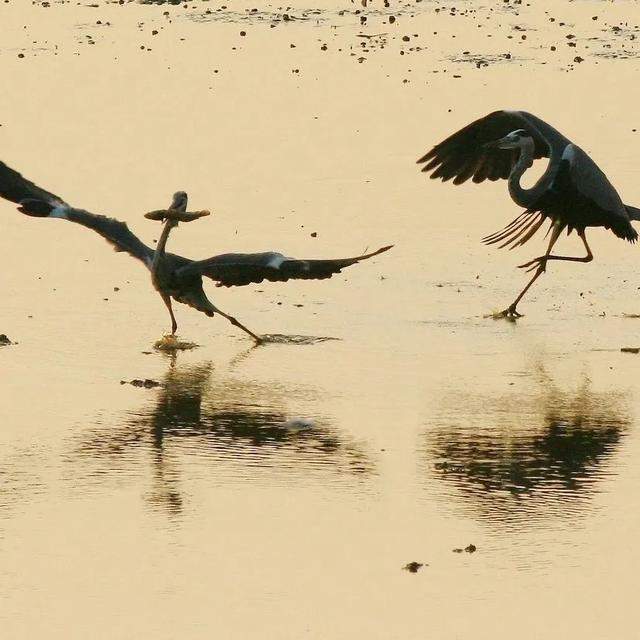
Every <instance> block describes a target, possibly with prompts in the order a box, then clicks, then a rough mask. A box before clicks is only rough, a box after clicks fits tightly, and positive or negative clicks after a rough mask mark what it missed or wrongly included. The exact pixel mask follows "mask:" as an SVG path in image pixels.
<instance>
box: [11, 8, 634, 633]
mask: <svg viewBox="0 0 640 640" xmlns="http://www.w3.org/2000/svg"><path fill="white" fill-rule="evenodd" d="M531 5H532V6H523V5H515V4H513V3H499V4H498V5H495V4H494V3H487V4H482V3H476V2H466V3H458V5H456V6H457V8H456V9H455V11H454V10H453V8H452V7H450V6H449V5H440V4H438V3H433V2H423V3H419V4H410V3H401V4H396V3H392V5H391V7H389V8H386V7H384V5H383V3H382V2H375V3H374V2H369V3H368V6H367V7H362V6H361V5H356V4H351V3H344V4H340V3H339V2H333V3H331V4H330V6H327V5H325V6H324V7H323V8H316V7H313V6H311V5H307V4H306V3H295V6H294V7H293V9H291V10H287V11H289V13H288V15H289V18H290V19H289V20H286V19H284V18H283V13H284V12H285V10H284V9H278V8H277V6H267V5H261V6H260V7H257V8H258V11H257V12H251V9H253V8H254V7H253V6H251V5H241V4H235V3H234V5H233V9H231V8H230V9H227V10H220V11H218V9H220V8H221V6H220V5H216V4H214V3H204V2H202V3H201V2H191V3H188V4H187V8H186V9H185V8H184V7H183V6H182V5H175V4H173V3H154V4H147V5H143V4H138V3H125V4H124V5H118V4H117V3H105V2H99V3H98V6H97V7H92V6H89V4H85V5H76V4H74V5H70V4H59V3H55V2H52V3H51V6H50V7H43V6H39V5H30V4H29V5H27V4H26V3H18V2H16V1H14V2H11V3H8V4H1V5H0V24H1V25H3V26H2V30H3V39H2V43H0V65H1V68H2V71H3V77H4V79H5V83H6V86H7V87H10V90H8V91H5V92H4V93H3V94H2V95H0V124H1V125H2V126H1V127H0V139H1V140H2V156H1V159H2V160H4V161H5V162H7V163H8V164H10V165H11V166H15V167H16V168H18V169H19V170H21V171H23V172H24V173H25V175H27V176H29V177H30V178H31V179H33V180H35V181H37V182H38V183H39V184H41V185H42V186H44V187H46V188H49V189H51V190H53V191H55V192H57V193H59V194H60V195H61V196H63V197H65V198H66V199H68V201H70V202H71V203H73V204H75V205H77V206H80V207H84V208H87V209H89V210H91V211H95V212H103V213H109V214H111V215H115V216H117V217H119V218H120V219H123V220H126V221H127V222H128V223H129V225H130V227H131V228H132V229H133V230H134V231H135V232H137V233H139V234H140V235H141V236H142V237H143V238H145V240H146V241H150V240H151V239H153V238H157V237H158V235H159V225H157V223H153V222H151V221H148V220H145V219H144V218H143V213H144V212H146V211H149V210H152V209H157V208H159V207H162V206H166V205H167V204H168V202H169V198H170V196H171V194H172V193H173V192H174V191H176V190H178V189H185V190H186V191H188V193H189V195H190V198H191V203H192V204H193V207H194V208H196V209H201V208H208V209H210V210H211V211H212V214H213V215H212V216H210V217H209V218H206V219H203V220H200V221H197V222H196V223H194V224H190V225H181V226H180V227H179V228H178V229H177V230H176V231H174V234H173V235H172V237H171V240H170V248H171V250H174V251H176V252H179V253H181V254H184V255H188V256H191V257H205V256H207V255H212V254H215V253H223V252H227V251H264V250H279V251H282V252H284V253H285V254H287V255H294V256H301V257H333V256H336V257H342V256H350V255H357V254H359V253H361V252H363V251H364V250H365V249H367V248H368V249H369V250H373V249H375V248H377V247H381V246H384V245H386V244H391V243H393V244H395V247H394V249H392V250H391V251H390V252H388V253H385V254H384V255H380V256H376V257H375V258H374V259H372V260H370V261H367V262H364V263H362V264H360V265H356V266H354V267H352V268H349V269H347V270H345V271H344V272H343V273H342V274H340V275H339V276H337V277H334V278H333V279H331V280H328V281H321V282H305V281H301V282H294V283H285V284H281V283H263V284H260V285H255V286H249V287H244V288H240V289H237V290H234V289H216V288H215V287H213V286H210V287H209V288H208V291H209V293H210V295H211V298H212V300H214V301H215V304H216V305H218V306H220V307H221V308H222V309H223V310H224V311H226V312H227V313H231V314H233V315H235V316H237V317H238V319H239V320H241V322H242V323H243V324H245V325H246V326H248V327H249V328H251V329H252V330H254V331H257V332H258V333H261V334H263V333H264V334H268V335H269V336H270V338H271V340H269V341H268V343H267V344H264V345H261V346H259V347H254V346H253V344H252V343H251V341H250V340H248V339H246V338H245V336H244V335H243V334H242V333H241V332H238V331H236V330H235V329H234V327H232V326H231V325H229V324H228V323H227V322H226V321H224V320H223V319H220V318H214V319H210V318H207V317H206V316H200V315H199V314H197V313H196V312H195V311H193V310H191V309H188V308H186V307H183V306H180V305H177V308H176V313H177V317H178V323H179V334H180V337H181V339H183V340H185V341H187V342H193V343H196V344H197V345H199V346H198V348H195V349H193V350H190V351H183V352H179V353H175V354H168V353H161V352H158V351H156V350H154V348H153V345H154V343H155V342H156V340H158V339H159V338H161V336H162V334H163V333H164V332H166V331H167V329H168V327H169V322H168V320H169V319H168V317H167V314H166V310H165V308H164V305H163V304H162V301H161V300H160V298H159V297H158V296H157V294H156V293H155V292H154V291H153V289H152V287H151V286H150V283H149V279H148V274H147V273H146V272H145V271H144V269H143V268H141V267H140V265H138V264H136V263H134V261H133V260H131V259H130V258H129V257H128V256H125V255H123V254H116V253H113V252H112V251H110V250H109V248H108V246H106V245H105V243H104V242H103V241H102V240H101V239H100V238H97V237H94V236H93V235H92V234H91V233H90V232H89V231H87V230H85V229H82V228H75V227H74V226H72V225H70V224H68V223H65V222H62V221H58V220H51V221H50V220H40V219H35V218H27V217H24V216H21V215H20V214H19V213H16V211H15V209H14V207H12V206H10V205H9V204H8V203H2V204H0V214H1V217H2V231H3V233H2V237H1V238H0V247H1V249H2V253H3V256H4V265H5V268H4V269H2V270H0V290H2V291H3V292H4V295H3V305H2V309H1V310H0V333H6V334H7V336H8V337H9V338H10V339H11V340H12V341H13V342H15V343H16V344H13V345H9V346H2V347H0V367H1V371H2V385H1V387H0V424H1V425H2V429H0V566H2V569H1V570H0V628H2V629H3V633H2V635H3V637H7V638H20V639H21V638H34V637H47V638H51V637H56V638H57V637H60V638H65V639H66V638H86V637H88V636H91V637H95V638H109V639H113V638H123V639H124V638H155V639H161V640H162V639H165V638H166V639H169V638H181V639H184V640H187V639H196V638H210V637H212V635H213V636H219V637H224V638H229V639H235V638H237V639H243V640H245V639H247V638H256V639H258V638H260V639H263V638H274V639H276V638H277V639H278V640H280V639H283V638H292V639H293V638H296V639H297V638H300V637H308V638H319V639H323V640H327V639H331V640H337V639H342V638H380V639H381V640H382V639H385V640H386V639H388V638H403V639H413V638H416V639H417V638H425V637H434V638H442V639H445V640H448V639H453V638H466V637H470V636H471V635H473V637H475V638H492V640H495V639H496V638H510V637H514V636H517V637H519V638H523V639H529V638H531V639H533V638H540V637H580V638H593V639H596V638H597V639H601V638H625V639H626V638H634V637H635V629H636V626H637V623H638V620H637V617H638V616H637V613H636V607H635V583H636V570H635V567H636V565H637V563H638V560H639V559H640V558H639V552H638V550H637V545H636V544H635V542H636V537H637V532H638V530H639V525H640V515H638V510H637V509H636V506H635V505H636V501H637V498H636V497H637V493H638V487H639V483H640V472H639V471H638V468H639V467H638V459H639V457H640V438H639V437H638V417H637V416H638V409H639V408H640V396H639V388H638V381H637V377H638V376H637V371H638V366H639V364H638V363H639V361H638V357H640V356H638V355H637V354H633V353H622V352H621V351H620V348H622V347H638V346H640V325H639V324H638V323H639V322H640V321H639V320H638V319H637V318H633V317H628V316H629V315H633V314H636V315H637V314H638V312H639V311H640V298H638V288H639V287H640V283H639V282H638V277H637V263H636V259H637V255H636V252H637V247H633V246H631V245H628V244H626V243H623V242H622V241H620V240H618V239H616V238H614V237H613V236H611V235H610V234H608V233H607V232H605V231H602V230H594V231H592V232H591V233H590V235H589V237H590V243H591V246H592V249H593V251H594V253H595V256H596V259H595V261H594V262H592V263H591V264H589V265H559V266H556V265H553V267H552V268H550V269H549V270H548V273H547V274H546V275H545V276H544V278H543V279H541V281H540V282H539V283H538V284H537V285H536V287H535V288H534V289H533V290H532V291H531V293H530V295H528V296H527V297H526V298H525V300H524V302H523V305H522V308H521V311H523V312H524V313H525V314H526V315H525V317H524V318H522V319H521V320H519V321H518V322H516V323H510V322H505V321H495V320H491V319H486V318H484V315H485V314H487V313H490V312H492V311H495V310H498V309H502V308H504V307H505V306H506V304H508V302H510V301H511V299H512V298H513V296H514V295H515V294H516V293H517V291H518V290H519V288H520V287H521V286H522V285H523V283H524V276H523V274H522V273H521V272H519V271H518V270H517V269H515V268H514V267H515V265H517V264H520V263H522V262H525V261H527V260H529V259H530V258H532V257H534V256H536V255H539V254H540V253H542V252H543V250H544V246H545V241H544V240H543V239H542V237H536V238H535V239H533V240H532V241H531V242H529V243H528V244H527V245H526V246H525V247H523V248H521V249H520V250H518V251H517V252H503V251H496V250H495V249H494V248H487V247H485V246H483V245H482V244H480V243H479V238H481V237H482V236H484V235H486V234H488V233H490V232H492V231H495V230H496V229H499V228H500V227H502V226H503V225H504V224H506V223H507V222H508V221H510V220H511V219H513V218H514V217H515V216H516V215H517V214H518V210H517V208H516V207H515V206H514V205H513V204H512V203H511V201H510V199H509V198H508V195H507V194H506V189H505V185H504V184H491V185H485V184H483V185H481V186H476V185H465V186H463V187H458V188H454V187H453V186H451V185H448V184H447V185H442V184H441V183H439V182H438V183H437V182H433V181H430V180H428V179H426V178H425V177H424V176H423V175H421V174H420V172H419V171H418V169H417V167H416V166H415V160H416V158H418V157H419V156H420V155H421V154H422V153H424V151H426V150H427V149H428V148H429V147H430V146H431V145H432V144H433V143H434V142H437V141H439V140H441V139H442V138H443V137H445V136H446V135H448V134H449V133H451V132H452V131H454V130H455V129H457V128H459V127H460V126H462V125H464V124H466V123H467V122H469V121H471V120H472V119H474V118H476V117H479V116H481V115H483V114H485V113H486V112H488V111H490V110H492V109H495V108H503V107H515V108H525V109H527V110H529V111H532V112H533V113H536V114H538V115H540V116H541V117H543V118H546V119H547V120H549V121H550V122H551V123H552V124H554V125H555V126H557V127H558V128H559V129H560V130H561V131H563V132H565V133H567V134H568V135H569V137H571V138H572V139H574V140H576V141H577V142H578V143H579V144H581V145H582V146H583V147H584V148H585V149H586V150H587V151H588V152H589V153H591V154H592V155H593V157H594V158H595V159H596V160H597V161H598V162H599V163H600V164H601V166H602V167H603V168H604V170H605V171H607V173H608V175H609V176H610V177H611V178H612V180H613V181H614V183H615V184H616V185H617V187H618V188H619V190H620V192H621V194H622V195H623V197H624V199H625V201H627V202H631V203H633V204H636V205H637V204H638V202H640V190H639V189H638V186H637V184H636V182H637V180H636V175H635V166H636V164H637V159H638V153H639V152H638V140H639V138H638V135H640V134H638V133H637V131H636V129H638V128H640V122H638V119H637V116H636V110H635V109H634V108H633V105H634V104H635V103H636V102H637V100H636V98H637V95H636V94H637V93H638V89H637V87H638V83H637V82H636V76H637V71H638V65H637V58H636V55H637V51H638V46H639V45H638V44H637V40H635V33H636V30H637V28H636V27H635V24H636V19H635V15H637V13H636V12H637V6H636V3H600V2H580V3H565V2H558V3H556V4H554V5H553V8H550V7H549V6H548V4H543V3H538V2H535V3H534V2H532V3H531ZM245 9H248V11H245ZM356 9H357V10H359V11H361V12H362V13H359V14H355V13H354V11H355V10H356ZM166 11H168V12H169V14H168V15H164V12H166ZM208 11H209V12H208ZM341 12H344V13H341ZM391 15H393V16H394V17H395V18H396V20H395V22H393V23H392V24H390V23H389V17H390V16H391ZM594 16H596V17H597V18H598V19H597V20H593V19H592V18H593V17H594ZM362 17H366V18H367V20H366V21H364V22H363V21H362V20H361V18H362ZM551 18H553V19H554V20H553V21H551ZM98 21H99V23H98ZM107 23H108V24H107ZM560 23H563V24H560ZM271 25H275V26H273V27H272V26H271ZM479 25H480V26H479ZM25 27H26V28H25ZM614 27H616V28H615V29H614ZM241 30H242V31H245V32H246V35H244V36H241V35H240V31H241ZM154 31H157V33H156V34H155V35H154V34H153V32H154ZM436 32H437V33H436ZM415 34H417V35H415ZM523 35H526V36H527V37H526V39H523V38H522V36H523ZM567 35H574V36H575V37H573V38H567V37H566V36H567ZM362 36H373V37H362ZM404 36H406V37H408V38H409V40H408V41H406V40H403V37H404ZM489 36H491V37H489ZM632 36H633V37H632ZM91 43H93V44H91ZM569 43H575V44H576V46H575V47H571V46H569ZM291 45H295V46H293V47H292V46H291ZM323 46H326V49H325V48H323ZM552 46H555V47H556V50H555V51H552V50H551V47H552ZM141 47H143V48H141ZM465 52H468V53H465ZM19 53H22V54H23V55H24V57H23V58H19V57H18V54H19ZM401 53H402V54H403V55H401ZM507 54H508V57H507ZM576 56H579V57H581V58H583V61H582V62H576V61H575V60H574V58H575V57H576ZM216 70H217V72H216ZM296 70H297V71H296ZM456 76H460V77H456ZM594 88H595V89H597V90H594ZM312 233H315V234H316V235H315V236H312ZM559 246H560V247H562V249H563V251H566V252H567V253H568V254H572V253H573V252H575V251H582V248H581V247H579V242H577V241H576V239H575V236H571V237H570V238H568V239H566V238H563V239H562V240H561V242H560V244H559ZM116 288H117V290H116ZM147 378H148V379H152V380H155V381H157V382H158V383H160V384H159V386H157V387H155V388H149V389H147V388H143V387H134V386H132V385H129V384H120V381H121V380H133V379H142V380H144V379H147ZM292 421H293V422H292ZM307 421H308V422H307ZM296 424H304V425H310V426H307V427H305V428H292V425H296ZM470 543H472V544H474V545H475V546H476V547H477V550H476V551H475V552H474V553H453V549H458V548H464V547H466V546H467V545H469V544H470ZM412 561H415V562H419V563H425V566H423V567H422V568H421V569H420V570H419V571H417V572H416V573H415V574H413V573H410V572H409V571H403V567H404V566H405V565H407V564H408V563H410V562H412Z"/></svg>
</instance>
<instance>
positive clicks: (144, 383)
mask: <svg viewBox="0 0 640 640" xmlns="http://www.w3.org/2000/svg"><path fill="white" fill-rule="evenodd" d="M120 384H130V385H131V386H133V387H144V388H145V389H153V388H155V387H159V386H161V385H160V383H159V382H158V381H157V380H152V379H151V378H145V379H144V380H140V378H134V379H133V380H120Z"/></svg>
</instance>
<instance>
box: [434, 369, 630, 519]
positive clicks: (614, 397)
mask: <svg viewBox="0 0 640 640" xmlns="http://www.w3.org/2000/svg"><path fill="white" fill-rule="evenodd" d="M540 381H541V385H542V387H543V391H542V392H541V393H540V394H535V395H533V396H532V397H530V398H526V397H525V398H523V397H522V396H521V395H508V396H503V397H499V398H491V400H490V402H487V398H485V397H483V398H477V399H475V400H477V402H476V401H474V398H473V397H472V396H467V397H466V398H465V403H464V406H465V408H466V409H465V414H464V415H460V413H461V412H460V405H459V404H458V399H456V410H455V413H457V414H458V415H457V416H454V415H450V416H449V417H448V418H446V419H447V420H448V421H449V422H450V424H448V425H447V426H442V427H440V426H437V427H435V426H434V427H433V429H430V430H429V431H428V432H427V434H426V437H425V453H426V455H427V456H428V458H429V460H431V461H435V462H434V464H435V470H436V473H437V475H438V476H439V477H440V478H442V479H444V480H446V481H447V482H448V483H450V484H451V485H452V486H454V487H456V488H457V490H458V491H459V492H460V493H459V495H461V496H462V498H463V502H464V504H466V505H470V506H472V507H473V509H474V510H475V511H480V512H481V513H482V514H483V515H485V516H489V517H491V518H492V519H498V520H505V521H510V520H512V519H515V518H517V517H518V516H519V515H522V512H523V510H524V512H525V514H526V516H527V517H530V516H531V515H532V514H531V511H535V512H540V513H542V514H548V513H553V512H554V510H555V507H556V506H558V508H559V511H561V512H563V513H564V512H565V511H566V510H570V505H573V507H574V508H576V507H578V506H579V504H580V498H586V497H588V496H590V495H592V493H593V492H594V484H595V482H597V480H598V479H599V478H601V477H602V475H603V470H602V464H603V463H604V462H605V461H606V460H607V459H608V458H609V457H610V456H611V454H612V453H613V451H614V450H615V449H616V447H617V445H618V443H619V442H620V439H621V437H622V436H623V434H624V430H625V429H626V428H627V427H628V426H629V425H630V423H631V418H630V416H629V414H628V413H627V410H626V403H625V397H624V396H623V395H622V394H618V393H595V392H593V391H592V390H591V389H590V383H589V381H588V380H585V381H584V382H583V383H582V385H581V387H580V388H579V389H578V390H577V391H576V392H573V393H572V392H561V391H559V390H557V389H556V388H554V387H553V384H552V382H551V381H550V380H549V379H548V378H546V377H545V375H544V373H543V374H542V377H541V379H540ZM486 407H490V409H489V410H487V409H486ZM444 419H445V418H440V421H443V420H444Z"/></svg>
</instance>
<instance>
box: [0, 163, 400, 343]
mask: <svg viewBox="0 0 640 640" xmlns="http://www.w3.org/2000/svg"><path fill="white" fill-rule="evenodd" d="M0 196H1V197H3V198H5V199H6V200H10V201H11V202H15V203H17V204H18V205H19V206H18V210H19V211H21V212H22V213H24V214H26V215H29V216H34V217H41V218H61V219H63V220H69V221H71V222H75V223H77V224H81V225H83V226H85V227H88V228H89V229H93V231H95V232H96V233H98V234H99V235H101V236H102V237H103V238H104V239H105V240H107V241H108V242H109V243H110V244H111V245H112V246H113V248H114V249H115V250H116V251H125V252H127V253H128V254H129V255H130V256H132V257H134V258H137V259H138V260H140V261H141V262H142V263H143V264H144V265H145V266H146V267H147V268H148V269H149V271H150V272H151V280H152V282H153V285H154V287H155V288H156V290H157V291H158V293H159V294H160V296H161V297H162V299H163V301H164V303H165V304H166V306H167V309H168V310H169V314H170V316H171V333H172V334H175V332H176V330H177V328H178V325H177V322H176V319H175V316H174V314H173V309H172V306H171V299H172V298H173V300H176V301H177V302H182V303H184V304H187V305H189V306H190V307H193V308H194V309H197V310H198V311H202V312H203V313H205V314H206V315H208V316H210V317H211V316H213V315H215V314H218V315H220V316H222V317H224V318H226V319H227V320H229V322H231V324H233V325H234V326H236V327H238V328H240V329H242V330H243V331H245V332H246V333H248V334H249V335H250V336H251V337H252V338H253V339H254V340H255V341H256V342H257V343H260V342H262V338H260V336H258V335H257V334H255V333H253V331H250V330H249V329H247V327H245V326H244V325H243V324H241V323H240V322H238V320H236V319H235V318H234V317H232V316H230V315H228V314H226V313H224V312H223V311H221V310H220V309H219V308H218V307H216V306H215V305H213V304H212V303H211V301H210V300H209V299H208V298H207V296H206V294H205V292H204V289H203V286H202V277H203V276H206V277H207V278H210V279H211V280H214V281H215V282H216V285H217V286H218V287H234V286H243V285H247V284H251V283H260V282H262V281H263V280H269V281H271V282H285V281H287V280H293V279H305V280H324V279H326V278H330V277H331V276H332V275H334V274H336V273H340V272H341V271H342V269H344V268H346V267H350V266H351V265H353V264H356V263H358V262H360V261H362V260H367V259H368V258H371V257H373V256H376V255H378V254H380V253H383V252H384V251H388V250H389V249H391V246H387V247H382V248H381V249H378V250H377V251H373V252H372V253H367V254H364V255H360V256H356V257H354V258H342V259H336V260H298V259H295V258H287V257H285V256H283V255H282V254H280V253H275V252H266V253H226V254H223V255H219V256H214V257H213V258H208V259H206V260H190V259H189V258H183V257H182V256H179V255H176V254H172V253H167V251H166V250H165V247H166V244H167V240H168V238H169V234H170V232H171V230H172V229H173V228H174V227H175V226H177V224H178V223H179V222H190V221H192V220H196V219H198V218H200V217H203V216H205V215H208V214H209V212H208V211H196V212H188V211H187V194H186V193H185V192H184V191H178V192H177V193H176V194H175V195H174V197H173V201H172V203H171V206H170V207H169V209H161V210H158V211H151V212H149V213H147V214H146V217H147V218H149V219H151V220H159V221H162V222H163V229H162V234H161V235H160V239H159V240H158V244H157V246H156V248H155V250H154V249H152V248H150V247H148V246H146V245H145V244H144V243H143V242H142V241H141V240H140V239H139V238H138V237H137V236H136V235H135V234H133V233H132V232H131V231H130V230H129V228H128V227H127V225H126V224H125V223H124V222H120V221H119V220H116V219H114V218H108V217H106V216H102V215H96V214H93V213H90V212H88V211H84V210H83V209H76V208H74V207H71V206H70V205H68V204H67V203H66V202H65V201H64V200H62V198H60V197H58V196H56V195H54V194H52V193H49V192H48V191H45V190H44V189H42V188H40V187H38V186H37V185H35V184H33V182H30V181H29V180H27V179H26V178H24V177H23V176H22V175H20V174H19V173H18V172H17V171H14V170H13V169H11V168H10V167H8V166H7V165H6V164H4V163H2V162H0Z"/></svg>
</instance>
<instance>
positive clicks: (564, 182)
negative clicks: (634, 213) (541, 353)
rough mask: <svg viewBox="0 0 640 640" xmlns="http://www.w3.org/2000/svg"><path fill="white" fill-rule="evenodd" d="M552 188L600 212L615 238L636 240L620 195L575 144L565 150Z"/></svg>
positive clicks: (629, 217)
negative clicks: (572, 195)
mask: <svg viewBox="0 0 640 640" xmlns="http://www.w3.org/2000/svg"><path fill="white" fill-rule="evenodd" d="M553 188H554V189H556V190H558V191H560V192H570V190H572V191H574V192H577V195H578V196H579V197H580V198H581V200H582V201H583V202H584V201H585V200H586V202H587V203H588V206H589V208H596V209H597V210H599V211H600V215H601V216H602V218H603V221H604V222H605V224H606V226H607V227H609V228H610V229H612V230H613V231H614V233H616V235H618V236H620V237H623V238H626V239H628V240H635V239H636V237H637V234H636V232H635V231H634V229H633V227H632V226H631V224H630V222H629V221H630V219H631V216H630V215H629V211H628V209H627V207H626V206H625V205H624V203H623V202H622V199H621V198H620V195H619V194H618V192H617V191H616V189H615V187H614V186H613V185H612V184H611V183H610V182H609V179H608V178H607V176H606V175H605V174H604V172H603V171H602V169H600V167H599V166H598V165H597V164H596V163H595V162H594V161H593V160H592V159H591V158H590V157H589V156H588V155H587V154H586V153H585V152H584V151H583V150H582V149H581V148H580V147H578V146H576V145H574V144H569V145H568V146H567V147H566V149H565V151H564V153H563V155H562V163H561V165H560V168H559V170H558V174H557V176H556V178H555V180H554V184H553Z"/></svg>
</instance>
